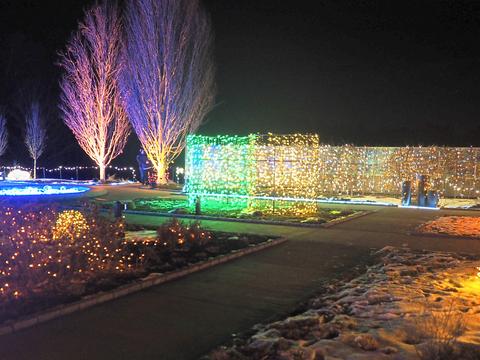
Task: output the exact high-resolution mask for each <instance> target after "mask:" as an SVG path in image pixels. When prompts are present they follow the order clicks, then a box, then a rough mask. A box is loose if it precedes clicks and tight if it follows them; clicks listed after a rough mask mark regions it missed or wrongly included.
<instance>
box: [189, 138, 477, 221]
mask: <svg viewBox="0 0 480 360" xmlns="http://www.w3.org/2000/svg"><path fill="white" fill-rule="evenodd" d="M479 161H480V149H479V148H449V147H437V146H432V147H355V146H351V145H343V146H330V145H322V144H320V142H319V137H318V135H312V134H291V135H274V134H271V133H269V134H266V135H249V136H244V137H240V136H216V137H209V136H201V135H191V136H189V137H188V139H187V152H186V169H185V174H186V177H185V179H186V185H185V189H186V191H187V192H188V193H189V196H190V199H192V201H193V200H194V199H195V198H196V197H198V196H201V197H202V198H205V199H207V198H209V199H212V198H223V199H229V200H228V201H233V199H236V201H243V202H245V204H246V206H247V205H248V206H251V207H252V206H253V207H257V208H258V207H262V206H265V204H267V203H268V202H267V201H270V204H271V206H277V210H278V208H281V206H279V205H281V203H280V201H283V202H287V203H291V202H292V201H303V202H304V203H305V204H304V205H302V206H303V207H304V208H305V207H308V205H306V204H307V203H308V202H309V200H315V199H318V198H322V197H330V196H337V197H338V196H345V195H365V194H383V195H387V194H388V195H394V196H399V195H400V192H401V183H402V182H403V181H406V180H409V181H411V182H412V185H413V187H414V188H415V182H416V176H417V175H427V178H428V184H429V187H430V188H431V189H434V190H437V191H439V192H440V194H441V195H442V196H445V197H477V196H479V194H480V182H479V180H478V179H479V176H480V173H479V172H480V169H479V167H478V164H479ZM273 201H276V204H274V203H273ZM296 206H299V205H296ZM302 211H305V210H302ZM307 212H308V211H307Z"/></svg>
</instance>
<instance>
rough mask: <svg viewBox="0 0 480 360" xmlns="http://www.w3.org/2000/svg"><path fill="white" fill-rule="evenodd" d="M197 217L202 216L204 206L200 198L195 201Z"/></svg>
mask: <svg viewBox="0 0 480 360" xmlns="http://www.w3.org/2000/svg"><path fill="white" fill-rule="evenodd" d="M195 215H202V204H201V200H200V196H197V198H196V199H195Z"/></svg>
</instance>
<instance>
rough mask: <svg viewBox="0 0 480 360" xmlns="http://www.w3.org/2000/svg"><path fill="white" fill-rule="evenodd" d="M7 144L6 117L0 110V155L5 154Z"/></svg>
mask: <svg viewBox="0 0 480 360" xmlns="http://www.w3.org/2000/svg"><path fill="white" fill-rule="evenodd" d="M7 145H8V130H7V118H6V116H5V114H4V113H3V111H1V110H0V156H2V155H3V154H5V151H6V150H7Z"/></svg>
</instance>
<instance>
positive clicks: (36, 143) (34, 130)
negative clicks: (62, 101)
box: [25, 101, 47, 179]
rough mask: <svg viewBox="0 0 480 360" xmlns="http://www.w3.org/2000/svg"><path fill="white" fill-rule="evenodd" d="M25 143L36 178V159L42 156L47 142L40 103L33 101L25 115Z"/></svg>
mask: <svg viewBox="0 0 480 360" xmlns="http://www.w3.org/2000/svg"><path fill="white" fill-rule="evenodd" d="M25 123H26V126H25V145H27V149H28V153H29V154H30V157H31V158H32V159H33V178H34V179H36V178H37V160H38V158H39V157H40V156H42V154H43V151H44V150H45V146H46V144H47V131H46V128H45V122H44V120H43V118H42V113H41V109H40V104H39V103H38V102H37V101H33V102H32V103H31V104H30V107H29V109H28V111H27V112H26V116H25Z"/></svg>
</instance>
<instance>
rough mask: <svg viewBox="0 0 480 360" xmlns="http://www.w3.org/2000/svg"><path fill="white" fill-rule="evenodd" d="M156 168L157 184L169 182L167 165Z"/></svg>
mask: <svg viewBox="0 0 480 360" xmlns="http://www.w3.org/2000/svg"><path fill="white" fill-rule="evenodd" d="M155 170H156V171H157V185H165V184H166V183H167V167H166V166H165V165H163V164H162V165H159V166H157V167H156V168H155Z"/></svg>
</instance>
